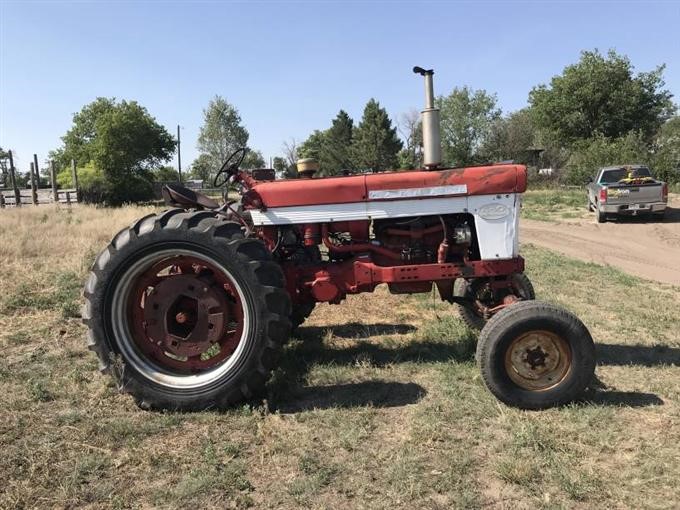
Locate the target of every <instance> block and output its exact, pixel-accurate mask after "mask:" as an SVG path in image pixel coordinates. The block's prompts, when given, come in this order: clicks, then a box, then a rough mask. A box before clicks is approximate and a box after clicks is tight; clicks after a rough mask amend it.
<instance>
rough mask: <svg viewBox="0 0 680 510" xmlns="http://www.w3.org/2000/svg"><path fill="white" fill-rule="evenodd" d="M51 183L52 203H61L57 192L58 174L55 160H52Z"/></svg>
mask: <svg viewBox="0 0 680 510" xmlns="http://www.w3.org/2000/svg"><path fill="white" fill-rule="evenodd" d="M50 181H51V182H52V201H53V202H54V203H55V204H57V203H59V195H58V193H59V192H58V191H57V172H56V171H55V170H54V160H52V159H50Z"/></svg>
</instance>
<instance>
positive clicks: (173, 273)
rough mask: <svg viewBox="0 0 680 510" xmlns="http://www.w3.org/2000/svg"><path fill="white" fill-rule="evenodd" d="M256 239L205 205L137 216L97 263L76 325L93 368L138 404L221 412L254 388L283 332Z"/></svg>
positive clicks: (280, 297) (272, 268)
mask: <svg viewBox="0 0 680 510" xmlns="http://www.w3.org/2000/svg"><path fill="white" fill-rule="evenodd" d="M284 289H285V285H284V276H283V273H282V271H281V268H280V267H279V265H278V264H276V263H274V262H272V261H271V255H270V253H269V251H268V250H267V249H266V248H265V246H264V244H263V243H262V242H261V241H259V240H255V239H244V237H243V234H242V231H241V228H240V226H239V225H238V224H236V223H233V222H228V221H223V220H221V219H218V218H216V217H215V216H214V214H213V213H211V212H208V211H199V212H193V213H187V212H184V211H183V210H181V209H173V210H169V211H166V212H164V213H162V214H160V215H151V216H147V217H145V218H142V219H141V220H139V221H138V222H137V223H135V224H134V225H133V226H132V227H130V228H126V229H124V230H122V231H121V232H120V233H118V235H116V236H115V237H114V239H113V241H112V242H111V244H110V245H109V246H108V247H107V248H106V249H105V250H104V251H102V252H101V253H100V254H99V256H98V257H97V259H96V260H95V262H94V264H93V266H92V271H91V273H90V276H89V278H88V280H87V283H86V286H85V290H84V295H85V306H84V310H83V321H84V322H85V324H86V325H87V327H88V333H87V336H88V344H89V348H90V349H91V350H93V351H95V352H96V354H97V356H98V357H99V362H100V370H102V371H103V372H109V373H111V374H112V375H113V376H114V378H115V379H116V380H117V382H118V386H119V389H120V390H121V391H122V392H126V393H130V394H132V395H133V396H134V398H135V399H136V401H137V403H138V404H139V405H140V406H141V407H143V408H145V409H149V408H153V409H171V410H200V409H206V408H223V407H227V406H230V405H233V404H236V403H238V402H240V401H242V400H244V399H248V398H250V397H251V396H253V395H256V394H259V393H261V392H262V390H263V389H264V385H265V383H266V381H267V379H268V378H269V375H270V372H271V370H272V369H273V368H274V367H275V365H276V362H277V360H278V356H279V353H280V348H281V345H282V343H283V342H284V341H285V340H286V339H287V337H288V335H289V334H290V318H289V317H290V312H291V307H290V298H289V296H288V294H287V292H286V291H285V290H284Z"/></svg>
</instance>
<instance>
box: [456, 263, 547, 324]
mask: <svg viewBox="0 0 680 510" xmlns="http://www.w3.org/2000/svg"><path fill="white" fill-rule="evenodd" d="M481 281H482V280H478V279H474V278H471V279H469V280H466V279H464V278H459V279H457V280H456V281H455V283H454V285H453V295H454V296H458V297H466V298H469V299H476V298H479V297H480V296H479V295H478V294H479V292H480V289H479V288H478V285H477V284H478V282H481ZM512 287H513V289H514V291H515V293H516V295H517V296H518V297H520V298H521V299H523V300H525V301H529V300H534V299H536V293H535V292H534V286H533V285H532V284H531V280H529V277H528V276H527V275H525V274H524V273H515V274H513V275H512ZM456 306H457V307H458V312H459V313H460V316H461V318H462V319H463V322H465V324H467V325H468V326H469V327H470V328H472V329H477V330H480V329H482V328H483V327H484V325H485V324H486V323H487V320H488V319H486V318H485V317H484V315H483V314H482V313H481V312H480V311H478V310H477V309H476V308H474V307H472V308H471V307H468V306H464V305H460V304H456Z"/></svg>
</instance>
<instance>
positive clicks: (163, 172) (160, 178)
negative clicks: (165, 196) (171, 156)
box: [152, 166, 179, 182]
mask: <svg viewBox="0 0 680 510" xmlns="http://www.w3.org/2000/svg"><path fill="white" fill-rule="evenodd" d="M152 173H153V179H154V181H156V182H179V172H178V171H177V170H175V169H174V168H173V167H171V166H159V167H158V168H154V169H153V172H152Z"/></svg>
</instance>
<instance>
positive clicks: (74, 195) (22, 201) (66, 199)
mask: <svg viewBox="0 0 680 510" xmlns="http://www.w3.org/2000/svg"><path fill="white" fill-rule="evenodd" d="M35 195H36V196H35V198H36V200H35V202H34V201H33V191H32V190H30V189H21V190H19V195H18V196H19V205H20V206H22V205H23V206H28V205H45V204H54V203H59V204H67V205H70V204H76V203H78V192H77V190H76V189H75V188H73V189H60V190H57V200H55V199H54V194H53V192H52V190H51V189H38V190H36V194H35ZM16 205H17V204H16V196H15V195H14V190H8V189H0V209H2V208H4V207H16Z"/></svg>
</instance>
